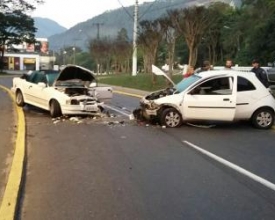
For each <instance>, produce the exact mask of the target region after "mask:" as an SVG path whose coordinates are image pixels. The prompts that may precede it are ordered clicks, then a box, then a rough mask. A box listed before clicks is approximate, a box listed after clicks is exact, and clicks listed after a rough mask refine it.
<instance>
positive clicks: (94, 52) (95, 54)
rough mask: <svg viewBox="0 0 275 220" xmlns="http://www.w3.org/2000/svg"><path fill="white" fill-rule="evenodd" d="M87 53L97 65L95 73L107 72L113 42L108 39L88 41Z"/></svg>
mask: <svg viewBox="0 0 275 220" xmlns="http://www.w3.org/2000/svg"><path fill="white" fill-rule="evenodd" d="M89 51H90V54H91V56H92V58H93V59H94V60H95V61H96V63H97V73H100V72H103V71H107V72H109V71H110V65H111V58H112V54H113V42H112V41H111V40H110V39H108V38H103V39H93V40H91V41H90V44H89Z"/></svg>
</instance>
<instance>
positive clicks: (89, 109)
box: [84, 106, 98, 112]
mask: <svg viewBox="0 0 275 220" xmlns="http://www.w3.org/2000/svg"><path fill="white" fill-rule="evenodd" d="M84 109H85V111H87V112H96V111H98V107H97V106H85V108H84Z"/></svg>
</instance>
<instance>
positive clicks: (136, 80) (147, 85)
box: [98, 74, 182, 91]
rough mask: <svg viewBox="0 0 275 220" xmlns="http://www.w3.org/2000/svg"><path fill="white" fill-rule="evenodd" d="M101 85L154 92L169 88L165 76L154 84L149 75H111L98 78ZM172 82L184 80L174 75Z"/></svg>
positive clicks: (159, 77)
mask: <svg viewBox="0 0 275 220" xmlns="http://www.w3.org/2000/svg"><path fill="white" fill-rule="evenodd" d="M98 79H99V83H102V84H108V85H113V86H122V87H127V88H133V89H140V90H145V91H154V90H158V89H162V88H165V87H167V86H168V83H167V80H166V79H165V78H164V77H163V76H157V77H156V83H155V84H153V83H152V76H151V75H149V74H140V75H137V76H130V75H111V76H101V77H98ZM172 80H173V81H174V82H175V83H178V82H179V81H181V80H182V76H181V75H174V76H173V77H172Z"/></svg>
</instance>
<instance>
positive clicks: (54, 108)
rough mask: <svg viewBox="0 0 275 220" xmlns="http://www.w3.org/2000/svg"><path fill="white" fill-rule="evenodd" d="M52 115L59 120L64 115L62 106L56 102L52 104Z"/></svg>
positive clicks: (53, 101)
mask: <svg viewBox="0 0 275 220" xmlns="http://www.w3.org/2000/svg"><path fill="white" fill-rule="evenodd" d="M50 114H51V117H52V118H57V117H60V116H61V115H62V112H61V108H60V105H59V103H58V102H57V101H56V100H52V101H51V102H50Z"/></svg>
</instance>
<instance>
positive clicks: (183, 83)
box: [176, 74, 201, 92]
mask: <svg viewBox="0 0 275 220" xmlns="http://www.w3.org/2000/svg"><path fill="white" fill-rule="evenodd" d="M199 79H201V77H200V76H199V75H196V74H194V75H192V76H189V77H188V78H185V79H183V80H181V81H180V82H179V83H178V84H177V85H176V90H177V91H178V92H182V91H184V90H185V89H187V88H188V87H189V86H190V85H192V84H193V83H194V82H197V81H198V80H199Z"/></svg>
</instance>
